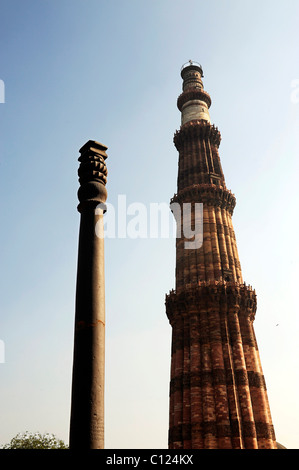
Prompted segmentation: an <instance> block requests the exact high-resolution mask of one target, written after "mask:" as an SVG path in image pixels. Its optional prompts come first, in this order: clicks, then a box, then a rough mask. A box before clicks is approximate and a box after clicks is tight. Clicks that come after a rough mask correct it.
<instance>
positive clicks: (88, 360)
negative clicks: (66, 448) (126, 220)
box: [70, 141, 107, 450]
mask: <svg viewBox="0 0 299 470" xmlns="http://www.w3.org/2000/svg"><path fill="white" fill-rule="evenodd" d="M106 150H107V147H106V146H104V145H102V144H100V143H98V142H95V141H88V142H87V143H86V144H85V145H84V146H83V147H82V148H81V149H80V153H81V156H80V158H79V161H80V167H79V170H78V175H79V182H80V188H79V190H78V198H79V205H78V211H79V212H80V214H81V217H80V232H79V247H78V266H77V288H76V312H75V332H74V357H73V381H72V402H71V422H70V448H71V449H75V450H78V449H82V450H83V449H103V448H104V383H105V273H104V238H103V212H104V210H105V205H104V204H105V201H106V198H107V191H106V188H105V185H106V177H107V168H106V164H105V160H106V158H107V154H106Z"/></svg>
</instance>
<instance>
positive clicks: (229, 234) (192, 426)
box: [166, 61, 276, 449]
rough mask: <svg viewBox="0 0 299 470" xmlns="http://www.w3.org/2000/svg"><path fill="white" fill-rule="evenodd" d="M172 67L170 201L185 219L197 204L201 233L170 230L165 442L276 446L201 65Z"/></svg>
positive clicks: (251, 297) (250, 295)
mask: <svg viewBox="0 0 299 470" xmlns="http://www.w3.org/2000/svg"><path fill="white" fill-rule="evenodd" d="M181 76H182V79H183V92H182V94H181V95H180V96H179V98H178V102H177V104H178V108H179V110H180V111H181V127H180V130H179V131H178V132H176V134H175V136H174V144H175V146H176V148H177V150H178V152H179V166H178V187H177V194H175V196H174V197H173V199H172V203H177V204H179V205H180V207H181V208H182V207H183V205H184V204H187V203H189V204H190V205H191V208H192V209H191V220H192V223H193V226H195V224H196V218H197V217H198V214H197V212H196V207H195V205H196V203H202V204H203V206H202V207H203V214H202V215H203V225H202V227H203V233H202V236H203V238H202V244H201V246H200V247H195V248H192V247H191V248H188V249H187V248H186V244H185V242H186V238H184V236H181V237H178V238H177V241H176V286H175V290H173V291H171V292H170V293H169V295H167V296H166V312H167V316H168V318H169V321H170V324H171V326H172V357H171V381H170V409H169V448H172V449H179V448H186V449H187V448H193V449H217V448H227V449H229V448H233V449H256V448H270V449H271V448H276V441H275V434H274V428H273V425H272V419H271V414H270V408H269V403H268V397H267V390H266V385H265V380H264V375H263V371H262V367H261V362H260V357H259V351H258V346H257V342H256V338H255V333H254V328H253V321H254V317H255V312H256V294H255V291H254V290H253V289H252V288H251V287H250V286H247V285H246V284H245V283H244V282H243V279H242V272H241V265H240V261H239V256H238V250H237V243H236V238H235V233H234V229H233V225H232V214H233V210H234V207H235V202H236V201H235V197H234V195H233V194H232V193H231V191H229V190H228V189H227V187H226V183H225V178H224V175H223V171H222V167H221V162H220V157H219V153H218V148H219V145H220V140H221V136H220V132H219V131H218V129H217V128H216V127H215V126H214V125H212V124H211V122H210V116H209V108H210V106H211V98H210V96H209V95H208V93H207V92H206V91H204V88H203V83H202V77H203V72H202V68H201V66H200V65H199V64H195V63H192V62H191V61H190V63H189V64H187V65H186V66H184V67H183V68H182V71H181ZM181 214H183V209H182V210H181ZM180 220H181V219H180ZM178 223H182V222H178ZM180 228H181V227H180ZM182 233H183V231H182Z"/></svg>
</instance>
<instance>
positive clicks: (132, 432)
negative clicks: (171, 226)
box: [0, 0, 299, 448]
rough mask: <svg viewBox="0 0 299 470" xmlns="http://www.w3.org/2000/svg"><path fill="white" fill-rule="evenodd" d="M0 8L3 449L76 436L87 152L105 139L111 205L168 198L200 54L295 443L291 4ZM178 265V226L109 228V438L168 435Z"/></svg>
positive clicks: (128, 440)
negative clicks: (114, 232)
mask: <svg viewBox="0 0 299 470" xmlns="http://www.w3.org/2000/svg"><path fill="white" fill-rule="evenodd" d="M0 10H1V30H0V44H1V56H0V79H1V80H3V81H4V84H5V103H0V204H1V230H0V246H1V270H0V340H1V341H2V342H3V344H4V345H5V362H4V363H1V364H0V382H1V387H0V415H1V425H0V444H4V443H6V442H8V441H9V440H10V439H11V437H13V436H14V435H15V434H17V433H18V432H23V431H26V430H28V431H40V432H50V433H54V434H56V435H57V436H58V437H60V438H62V439H64V440H65V441H68V431H69V412H70V390H71V367H72V348H73V323H74V298H75V282H76V262H77V243H78V227H79V214H78V212H77V209H76V206H77V189H78V181H77V169H78V161H77V158H78V156H79V154H78V151H79V148H80V147H81V146H82V145H83V144H84V143H85V142H86V141H87V140H89V139H94V140H98V141H100V142H102V143H104V144H105V145H107V146H108V155H109V158H108V161H107V164H108V171H109V174H108V185H107V188H108V201H109V202H110V203H112V204H116V202H117V199H118V195H126V198H127V202H128V204H130V203H131V202H139V203H142V204H145V205H146V206H148V205H149V204H150V203H152V202H159V203H162V202H164V203H168V202H169V200H170V198H171V197H172V196H173V194H174V193H175V191H176V178H177V157H178V155H177V151H176V149H175V148H174V145H173V142H172V140H173V134H174V132H175V130H176V129H178V128H179V126H180V113H179V111H178V110H177V108H176V100H177V97H178V95H179V94H180V93H181V77H180V67H181V65H182V64H183V63H185V62H186V61H188V60H189V59H193V60H196V61H199V62H200V63H201V64H202V66H203V70H204V75H205V78H204V86H205V89H206V90H207V91H208V92H209V93H210V95H211V98H212V107H211V109H210V115H211V120H212V122H213V123H214V124H215V125H216V126H218V128H219V130H220V132H221V134H222V143H221V146H220V156H221V161H222V166H223V169H224V173H225V177H226V182H227V186H228V188H229V189H231V190H232V191H233V192H234V194H235V195H236V198H237V206H236V209H235V213H234V216H233V223H234V228H235V232H236V237H237V243H238V249H239V255H240V260H241V265H242V270H243V277H244V279H245V281H246V282H247V283H249V284H251V285H253V286H254V287H255V288H256V291H257V295H258V310H257V315H256V320H255V332H256V336H257V340H258V344H259V349H260V355H261V360H262V366H263V369H264V374H265V378H266V383H267V386H268V393H269V399H270V406H271V411H272V417H273V421H274V425H275V429H276V435H277V439H278V440H279V441H280V442H281V443H282V444H284V445H285V446H287V447H293V448H299V433H298V426H297V422H298V419H299V405H298V396H297V395H298V387H299V367H298V358H299V351H298V348H299V347H298V333H299V321H298V301H297V297H296V296H297V291H298V262H299V249H298V231H299V223H298V203H299V197H298V170H299V163H298V162H299V132H298V130H299V92H298V93H297V92H296V90H297V88H299V62H298V44H299V30H298V20H299V4H298V2H297V1H291V0H286V1H285V2H278V1H267V0H260V1H256V0H252V1H250V2H245V1H243V0H242V1H240V0H235V1H233V0H228V1H227V0H226V1H221V0H212V1H209V2H203V1H199V0H188V1H183V0H159V1H157V0H138V1H137V0H110V1H103V0H87V1H86V0H84V1H83V0H43V1H42V2H41V1H40V0H35V1H33V0H0ZM296 80H297V82H296ZM296 87H297V88H296ZM174 269H175V251H174V240H172V239H159V238H158V239H135V240H132V239H118V238H115V239H107V240H106V324H107V327H106V447H107V448H166V447H167V432H168V392H169V367H170V337H171V330H170V326H169V324H168V321H167V318H166V314H165V308H164V298H165V293H167V292H168V291H169V290H170V289H172V288H173V287H174ZM277 325H278V326H277Z"/></svg>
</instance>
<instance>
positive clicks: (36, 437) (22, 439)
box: [2, 431, 68, 449]
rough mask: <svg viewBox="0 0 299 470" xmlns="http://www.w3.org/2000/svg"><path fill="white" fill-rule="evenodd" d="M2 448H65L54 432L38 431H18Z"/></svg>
mask: <svg viewBox="0 0 299 470" xmlns="http://www.w3.org/2000/svg"><path fill="white" fill-rule="evenodd" d="M2 448H3V449H67V448H68V447H67V446H66V445H65V443H64V442H63V441H62V440H60V439H57V437H56V436H55V435H54V434H48V433H47V434H40V433H39V432H35V433H31V432H28V431H26V432H25V433H19V434H17V435H16V436H15V437H13V438H12V440H11V441H10V443H9V444H5V445H4V446H3V447H2Z"/></svg>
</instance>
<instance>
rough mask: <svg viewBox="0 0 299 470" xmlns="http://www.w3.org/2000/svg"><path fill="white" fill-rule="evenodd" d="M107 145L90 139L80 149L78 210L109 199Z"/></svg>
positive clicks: (93, 206) (80, 210) (92, 206)
mask: <svg viewBox="0 0 299 470" xmlns="http://www.w3.org/2000/svg"><path fill="white" fill-rule="evenodd" d="M107 148H108V147H106V146H105V145H103V144H100V143H99V142H96V141H94V140H89V141H88V142H86V144H85V145H83V147H81V149H80V154H81V155H80V157H79V159H78V160H79V162H80V166H79V169H78V176H79V183H80V188H79V190H78V199H79V205H78V211H79V212H82V210H85V209H87V208H95V207H96V206H97V205H98V204H100V203H102V204H104V203H105V201H106V199H107V190H106V187H105V186H106V182H107V173H108V171H107V167H106V163H105V160H106V158H107V154H106V150H107Z"/></svg>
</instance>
